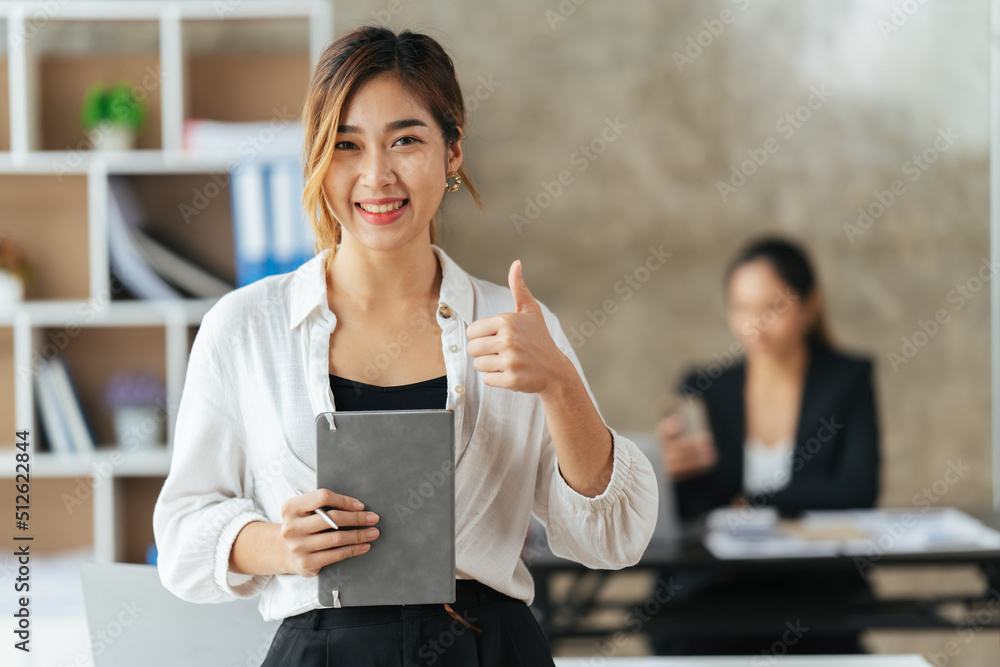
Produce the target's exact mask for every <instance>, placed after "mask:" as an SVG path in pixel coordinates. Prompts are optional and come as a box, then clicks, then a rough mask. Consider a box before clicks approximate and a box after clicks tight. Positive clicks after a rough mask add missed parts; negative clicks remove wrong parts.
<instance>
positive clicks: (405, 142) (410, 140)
mask: <svg viewBox="0 0 1000 667" xmlns="http://www.w3.org/2000/svg"><path fill="white" fill-rule="evenodd" d="M419 143H420V139H417V138H416V137H400V138H399V139H396V143H395V144H393V145H395V146H410V145H412V144H419Z"/></svg>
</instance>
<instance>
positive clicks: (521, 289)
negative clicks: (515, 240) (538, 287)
mask: <svg viewBox="0 0 1000 667" xmlns="http://www.w3.org/2000/svg"><path fill="white" fill-rule="evenodd" d="M507 282H508V284H509V285H510V292H511V294H513V295H514V312H515V313H525V312H532V311H536V310H539V308H538V302H537V301H535V297H533V296H531V292H530V291H529V290H528V286H527V285H526V284H525V282H524V276H522V275H521V260H519V259H515V260H514V263H513V264H511V265H510V272H509V273H508V274H507Z"/></svg>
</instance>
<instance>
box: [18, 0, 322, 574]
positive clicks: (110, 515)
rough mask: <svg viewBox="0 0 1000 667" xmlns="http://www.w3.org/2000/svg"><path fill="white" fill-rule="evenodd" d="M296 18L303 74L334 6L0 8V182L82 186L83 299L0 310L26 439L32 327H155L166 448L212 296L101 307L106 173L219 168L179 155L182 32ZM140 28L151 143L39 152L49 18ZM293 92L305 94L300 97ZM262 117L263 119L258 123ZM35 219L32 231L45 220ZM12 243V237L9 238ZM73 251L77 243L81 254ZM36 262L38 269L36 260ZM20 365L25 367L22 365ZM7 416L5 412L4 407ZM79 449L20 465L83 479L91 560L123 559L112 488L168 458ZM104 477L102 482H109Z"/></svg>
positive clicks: (256, 1) (106, 279) (215, 161)
mask: <svg viewBox="0 0 1000 667" xmlns="http://www.w3.org/2000/svg"><path fill="white" fill-rule="evenodd" d="M254 19H256V20H260V19H297V20H303V21H306V22H307V30H308V45H307V46H306V45H303V49H302V50H303V51H305V50H306V49H308V53H309V64H310V67H311V66H312V65H313V64H315V62H316V61H317V60H318V57H319V55H320V53H321V52H322V50H323V48H324V47H325V46H326V45H327V44H328V43H329V41H330V40H331V39H332V37H333V10H332V6H331V4H330V2H329V1H328V0H272V1H264V0H231V1H230V0H223V1H221V2H220V1H216V0H204V1H190V0H189V1H174V2H156V1H148V2H133V1H131V0H103V1H95V2H87V1H83V0H80V1H69V2H59V3H53V2H3V3H0V26H2V27H5V28H6V32H7V44H8V52H7V66H8V73H7V79H8V82H7V85H8V91H7V96H8V99H9V119H10V120H9V124H10V135H9V137H10V141H9V145H10V150H9V151H0V180H2V179H4V178H9V177H12V176H26V175H38V176H44V175H50V176H51V175H70V176H74V177H76V178H83V179H85V181H86V200H87V204H86V208H87V215H86V224H87V231H86V239H87V244H86V248H85V251H86V253H87V259H88V266H89V270H88V278H87V280H88V292H89V295H90V298H89V299H83V300H39V301H27V302H25V303H23V304H21V305H18V306H16V307H14V308H13V309H11V310H7V311H4V312H0V327H4V328H9V330H10V331H12V337H13V368H14V369H15V372H14V411H15V424H16V430H18V431H20V430H25V429H26V430H28V431H29V432H30V433H31V434H32V438H33V439H35V438H37V434H38V430H37V426H38V425H37V424H36V420H35V407H34V401H33V391H32V388H33V373H31V372H27V370H30V369H32V368H33V363H32V362H33V360H34V359H36V358H37V356H38V355H39V354H40V353H41V352H40V350H41V348H42V343H43V341H42V340H41V334H42V332H43V331H46V330H51V329H53V328H55V329H58V328H60V327H80V328H81V329H85V328H88V327H105V328H107V327H153V328H162V329H163V332H164V341H165V345H164V355H165V357H164V360H163V362H164V368H165V375H166V378H165V380H166V390H167V404H168V406H169V410H168V419H167V443H170V442H172V440H173V431H174V420H175V414H174V413H175V410H176V405H177V403H178V401H179V399H180V393H181V390H182V388H183V383H184V375H185V371H186V367H187V361H188V351H189V344H190V340H189V334H190V331H191V327H193V326H196V325H198V324H199V323H200V322H201V318H202V316H203V315H204V314H205V313H206V312H207V311H208V309H209V308H211V306H212V305H213V303H214V301H213V300H182V301H155V302H154V301H109V300H108V298H107V295H109V294H110V288H111V281H110V270H109V257H108V239H107V218H106V214H107V202H108V177H109V176H110V175H116V174H128V175H139V174H142V175H178V174H189V175H197V174H208V173H218V172H225V171H226V170H227V169H228V168H229V167H230V166H232V164H233V163H234V162H236V161H238V159H239V158H240V157H241V156H238V155H227V154H218V155H210V156H205V155H198V156H192V155H188V154H186V153H185V151H184V149H183V145H182V136H183V128H184V122H185V118H186V108H187V105H186V101H185V99H184V96H185V81H184V76H185V72H186V69H185V59H186V57H187V54H186V52H185V41H184V40H185V33H186V30H187V29H188V27H189V26H190V25H191V24H192V22H202V23H204V22H205V21H220V22H231V21H244V20H254ZM58 21H73V22H88V21H94V22H101V23H105V24H106V23H108V22H112V23H114V22H120V21H147V22H155V23H156V25H157V26H158V37H159V44H158V59H159V70H160V81H159V92H160V103H159V107H158V108H159V120H160V134H159V137H158V138H159V144H160V146H161V148H158V149H152V150H151V149H145V150H133V151H121V152H91V151H75V150H66V151H53V150H42V148H43V139H42V136H41V131H42V130H41V127H40V126H41V120H40V119H41V118H42V112H43V109H42V106H41V96H40V92H39V91H40V89H41V87H42V86H41V83H40V76H41V60H42V54H39V53H38V49H37V47H36V43H37V42H38V40H37V39H33V37H34V35H35V34H36V32H37V30H39V29H44V27H45V26H47V25H48V24H49V23H51V22H58ZM303 93H304V91H303ZM260 120H267V119H260ZM44 224H45V221H39V222H38V225H44ZM15 240H16V239H15ZM82 251H84V249H83V248H81V252H82ZM37 265H42V266H44V263H42V262H38V263H37V264H36V266H37ZM26 369H27V370H26ZM4 409H6V408H4ZM13 438H14V434H13V433H2V434H0V461H8V462H9V461H13V460H14V457H13V444H14V441H13ZM108 446H109V445H108V443H98V451H97V452H94V453H90V454H78V455H63V454H53V453H45V452H38V453H33V455H32V461H31V477H32V480H38V479H39V478H72V477H84V478H86V477H91V478H92V482H93V484H92V488H93V496H92V502H93V517H94V535H93V539H94V549H95V554H96V557H97V559H98V560H100V561H117V560H122V556H123V547H122V539H123V535H122V533H123V525H122V512H123V509H122V505H123V502H124V499H123V498H122V497H120V496H121V492H122V489H123V488H124V487H123V485H122V484H120V483H119V482H121V481H122V480H126V479H128V478H134V477H164V476H165V475H166V474H167V472H168V470H169V463H170V451H169V449H168V448H162V449H159V450H154V451H137V450H136V451H121V450H110V449H105V448H106V447H108ZM11 476H13V465H12V464H11V465H0V478H2V477H11ZM109 480H110V482H111V483H108V481H109Z"/></svg>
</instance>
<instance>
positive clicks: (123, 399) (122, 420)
mask: <svg viewBox="0 0 1000 667" xmlns="http://www.w3.org/2000/svg"><path fill="white" fill-rule="evenodd" d="M165 399H166V390H165V389H164V387H163V383H162V382H161V381H160V380H159V379H158V378H156V377H154V376H153V375H150V374H149V373H133V372H124V373H118V374H116V375H114V376H112V377H111V379H110V380H108V383H107V384H106V385H105V387H104V404H105V406H106V407H107V408H108V409H109V410H111V412H112V415H113V417H114V424H115V434H116V436H117V439H118V446H119V447H120V448H122V449H133V448H138V449H150V448H154V447H157V446H159V445H161V444H163V442H164V440H165V437H164V433H165V429H164V424H165V420H166V411H165V410H164V409H162V406H163V405H164V401H165Z"/></svg>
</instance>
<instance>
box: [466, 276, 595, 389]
mask: <svg viewBox="0 0 1000 667" xmlns="http://www.w3.org/2000/svg"><path fill="white" fill-rule="evenodd" d="M507 282H508V283H509V285H510V291H511V293H512V294H513V295H514V305H515V309H514V312H513V313H503V314H501V315H494V316H492V317H485V318H483V319H479V320H476V321H475V322H473V323H472V324H470V325H469V327H468V329H467V330H466V335H467V336H468V337H469V344H468V347H467V349H468V351H469V354H471V355H472V356H473V358H474V361H473V364H472V365H473V367H474V368H475V369H476V370H477V371H482V372H483V382H484V383H485V384H487V385H488V386H490V387H501V388H504V389H510V390H512V391H520V392H524V393H527V394H542V393H545V392H547V391H550V390H554V389H555V388H556V387H557V386H558V385H559V383H560V382H562V380H563V378H565V377H567V373H568V372H569V371H570V370H572V371H574V372H575V370H576V369H575V368H571V367H572V362H570V360H569V357H567V356H566V355H565V354H563V352H562V351H561V350H560V349H559V347H558V346H557V345H556V343H555V341H554V340H552V335H551V334H549V329H548V327H547V326H546V324H545V317H544V315H542V308H541V306H539V305H538V302H537V301H535V298H534V297H533V296H531V292H530V291H528V286H527V285H526V284H525V283H524V277H523V276H522V275H521V260H515V261H514V263H513V264H511V265H510V271H509V272H508V274H507Z"/></svg>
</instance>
